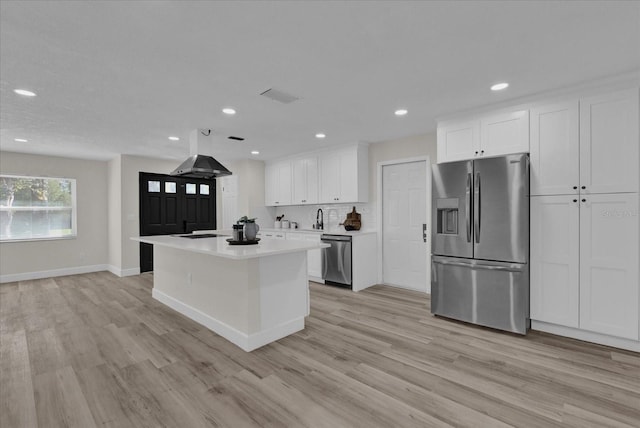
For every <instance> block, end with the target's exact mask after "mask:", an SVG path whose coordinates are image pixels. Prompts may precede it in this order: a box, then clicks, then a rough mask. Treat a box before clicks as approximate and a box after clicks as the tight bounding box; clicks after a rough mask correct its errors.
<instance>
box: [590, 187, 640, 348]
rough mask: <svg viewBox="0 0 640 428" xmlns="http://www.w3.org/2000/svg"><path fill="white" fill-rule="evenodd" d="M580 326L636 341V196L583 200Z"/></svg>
mask: <svg viewBox="0 0 640 428" xmlns="http://www.w3.org/2000/svg"><path fill="white" fill-rule="evenodd" d="M580 231H581V234H580V328H581V329H585V330H589V331H593V332H597V333H603V334H607V335H612V336H618V337H624V338H627V339H634V340H638V339H639V337H638V316H639V314H638V312H639V307H638V297H639V295H638V293H639V286H638V260H639V258H640V248H639V247H640V244H639V240H638V232H639V230H638V195H637V194H628V193H627V194H625V193H618V194H593V195H586V196H584V197H582V198H581V199H580Z"/></svg>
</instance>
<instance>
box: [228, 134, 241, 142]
mask: <svg viewBox="0 0 640 428" xmlns="http://www.w3.org/2000/svg"><path fill="white" fill-rule="evenodd" d="M227 138H228V139H230V140H236V141H244V138H242V137H234V136H233V135H231V136H229V137H227Z"/></svg>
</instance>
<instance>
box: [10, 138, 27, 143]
mask: <svg viewBox="0 0 640 428" xmlns="http://www.w3.org/2000/svg"><path fill="white" fill-rule="evenodd" d="M13 141H16V142H18V143H26V142H28V141H29V140H25V139H24V138H14V139H13Z"/></svg>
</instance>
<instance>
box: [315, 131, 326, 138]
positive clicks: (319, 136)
mask: <svg viewBox="0 0 640 428" xmlns="http://www.w3.org/2000/svg"><path fill="white" fill-rule="evenodd" d="M324 137H326V135H325V134H323V133H322V132H318V133H317V134H316V138H320V139H322V138H324Z"/></svg>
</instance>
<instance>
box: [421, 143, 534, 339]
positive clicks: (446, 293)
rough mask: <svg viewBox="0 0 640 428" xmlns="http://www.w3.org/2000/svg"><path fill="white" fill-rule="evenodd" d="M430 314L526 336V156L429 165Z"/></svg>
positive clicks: (527, 183)
mask: <svg viewBox="0 0 640 428" xmlns="http://www.w3.org/2000/svg"><path fill="white" fill-rule="evenodd" d="M432 184H433V193H432V197H433V201H432V202H433V203H432V210H433V212H432V221H433V227H432V228H431V231H432V232H431V236H432V240H431V243H432V258H431V263H432V268H431V275H432V276H431V312H432V313H433V314H436V315H441V316H443V317H448V318H454V319H458V320H462V321H467V322H471V323H474V324H479V325H484V326H487V327H493V328H497V329H500V330H506V331H511V332H514V333H520V334H526V332H527V329H528V328H529V326H530V320H529V156H528V155H527V154H516V155H508V156H502V157H496V158H487V159H481V160H472V161H462V162H451V163H443V164H438V165H435V166H434V168H433V180H432Z"/></svg>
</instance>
